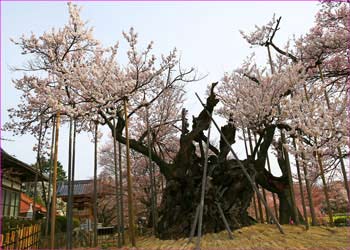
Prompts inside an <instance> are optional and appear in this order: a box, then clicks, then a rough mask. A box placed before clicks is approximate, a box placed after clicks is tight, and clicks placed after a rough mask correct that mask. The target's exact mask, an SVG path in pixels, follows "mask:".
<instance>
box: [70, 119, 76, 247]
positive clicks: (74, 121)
mask: <svg viewBox="0 0 350 250" xmlns="http://www.w3.org/2000/svg"><path fill="white" fill-rule="evenodd" d="M76 139H77V121H76V119H74V120H73V145H72V150H73V151H72V178H71V182H72V185H71V193H72V202H71V204H72V209H71V210H70V217H71V218H72V220H71V224H70V230H71V231H72V232H73V207H74V200H73V196H74V180H75V149H76V147H75V146H76ZM71 237H72V245H71V247H74V246H73V236H71Z"/></svg>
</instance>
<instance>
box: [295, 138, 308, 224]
mask: <svg viewBox="0 0 350 250" xmlns="http://www.w3.org/2000/svg"><path fill="white" fill-rule="evenodd" d="M293 146H294V149H295V150H296V151H297V150H298V149H297V145H296V143H295V138H293ZM295 166H296V167H297V173H298V182H299V189H300V197H301V204H302V206H303V213H304V218H305V227H306V230H309V221H308V218H307V211H306V205H305V199H304V188H303V182H302V180H301V174H300V166H299V159H298V155H296V156H295Z"/></svg>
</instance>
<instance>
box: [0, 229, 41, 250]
mask: <svg viewBox="0 0 350 250" xmlns="http://www.w3.org/2000/svg"><path fill="white" fill-rule="evenodd" d="M40 229H41V225H40V224H34V225H30V226H25V227H24V226H22V227H20V228H17V229H15V230H12V231H10V232H8V233H5V234H0V249H4V250H12V249H16V250H25V249H38V247H39V241H40Z"/></svg>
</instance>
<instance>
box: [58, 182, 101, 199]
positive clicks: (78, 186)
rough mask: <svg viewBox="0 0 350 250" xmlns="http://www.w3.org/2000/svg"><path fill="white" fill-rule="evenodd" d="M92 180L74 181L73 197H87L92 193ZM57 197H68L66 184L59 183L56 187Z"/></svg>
mask: <svg viewBox="0 0 350 250" xmlns="http://www.w3.org/2000/svg"><path fill="white" fill-rule="evenodd" d="M93 184H94V183H93V181H92V180H79V181H78V180H77V181H74V190H73V192H74V195H89V194H91V193H92V191H93ZM57 196H58V197H60V196H68V182H67V181H64V182H60V183H58V185H57Z"/></svg>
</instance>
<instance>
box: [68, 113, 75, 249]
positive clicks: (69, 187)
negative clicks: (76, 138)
mask: <svg viewBox="0 0 350 250" xmlns="http://www.w3.org/2000/svg"><path fill="white" fill-rule="evenodd" d="M72 133H73V118H72V117H70V118H69V135H68V202H67V206H66V215H67V229H66V237H67V240H66V245H67V250H69V249H71V248H72V246H71V243H72V239H71V236H72V232H71V220H72V217H71V215H72V214H71V210H72V209H73V207H72V202H73V199H72V198H73V196H72V140H73V138H72Z"/></svg>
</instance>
